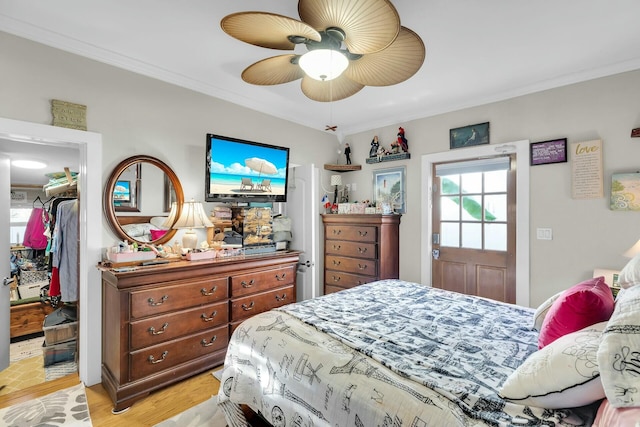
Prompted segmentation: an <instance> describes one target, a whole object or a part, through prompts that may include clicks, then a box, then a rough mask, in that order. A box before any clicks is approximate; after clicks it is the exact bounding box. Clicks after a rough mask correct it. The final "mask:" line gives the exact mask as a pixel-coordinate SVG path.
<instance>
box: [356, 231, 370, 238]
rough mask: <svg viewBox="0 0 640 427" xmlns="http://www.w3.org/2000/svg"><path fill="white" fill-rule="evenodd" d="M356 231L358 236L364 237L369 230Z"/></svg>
mask: <svg viewBox="0 0 640 427" xmlns="http://www.w3.org/2000/svg"><path fill="white" fill-rule="evenodd" d="M358 233H359V234H360V237H364V236H366V235H367V234H368V233H369V232H368V231H360V230H358Z"/></svg>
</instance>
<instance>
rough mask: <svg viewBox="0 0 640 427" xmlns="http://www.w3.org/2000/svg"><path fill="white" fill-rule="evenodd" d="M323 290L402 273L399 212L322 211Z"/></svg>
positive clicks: (325, 291) (348, 286)
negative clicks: (348, 212)
mask: <svg viewBox="0 0 640 427" xmlns="http://www.w3.org/2000/svg"><path fill="white" fill-rule="evenodd" d="M322 222H323V224H324V239H325V240H324V293H325V294H329V293H332V292H337V291H341V290H343V289H347V288H352V287H354V286H358V285H362V284H364V283H369V282H373V281H374V280H379V279H397V278H398V277H399V270H400V267H399V264H400V262H399V252H400V242H399V235H398V234H399V231H400V230H399V228H400V215H377V214H367V215H352V214H345V215H342V214H326V215H322Z"/></svg>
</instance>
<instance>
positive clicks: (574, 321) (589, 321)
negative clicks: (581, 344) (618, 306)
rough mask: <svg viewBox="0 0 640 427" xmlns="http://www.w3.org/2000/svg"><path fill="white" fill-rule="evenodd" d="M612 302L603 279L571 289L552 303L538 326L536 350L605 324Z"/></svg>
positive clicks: (590, 281) (599, 278)
mask: <svg viewBox="0 0 640 427" xmlns="http://www.w3.org/2000/svg"><path fill="white" fill-rule="evenodd" d="M613 308H614V300H613V294H612V293H611V290H610V289H609V286H608V285H607V284H606V283H605V282H604V277H602V276H600V277H594V278H593V279H589V280H585V281H584V282H580V283H578V284H577V285H574V286H572V287H571V288H569V289H567V290H566V291H564V292H563V293H562V295H560V297H559V298H558V299H557V300H555V301H554V302H553V304H552V305H551V308H550V309H549V312H548V313H547V315H546V316H545V318H544V321H543V322H542V327H541V328H540V335H539V336H538V348H542V347H544V346H546V345H549V344H551V343H552V342H554V341H555V340H557V339H558V338H560V337H561V336H563V335H566V334H570V333H571V332H576V331H579V330H580V329H583V328H586V327H587V326H591V325H593V324H596V323H599V322H604V321H607V320H609V318H610V317H611V314H612V313H613Z"/></svg>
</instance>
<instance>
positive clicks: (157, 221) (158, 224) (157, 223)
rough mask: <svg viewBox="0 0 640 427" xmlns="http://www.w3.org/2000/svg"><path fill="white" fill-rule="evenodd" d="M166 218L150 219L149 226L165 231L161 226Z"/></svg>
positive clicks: (156, 217) (155, 217)
mask: <svg viewBox="0 0 640 427" xmlns="http://www.w3.org/2000/svg"><path fill="white" fill-rule="evenodd" d="M167 218H168V217H166V216H154V217H153V218H151V219H150V220H149V222H150V223H151V224H153V225H154V226H156V227H157V228H159V229H160V230H166V229H167V227H164V226H163V225H162V224H164V222H165V221H166V220H167Z"/></svg>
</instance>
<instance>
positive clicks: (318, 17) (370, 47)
mask: <svg viewBox="0 0 640 427" xmlns="http://www.w3.org/2000/svg"><path fill="white" fill-rule="evenodd" d="M298 14H299V15H300V18H301V19H302V20H303V21H304V22H306V23H308V24H309V25H311V26H312V27H313V28H315V29H316V30H318V31H324V30H326V29H327V28H329V27H337V28H340V29H341V30H342V31H344V33H345V35H346V38H345V40H344V44H345V46H346V47H347V49H349V52H351V53H357V54H367V53H373V52H378V51H380V50H382V49H384V48H386V47H387V46H389V44H391V42H393V41H394V40H395V38H396V37H397V35H398V31H400V16H399V15H398V12H397V11H396V8H395V7H393V5H392V4H391V3H390V2H389V1H388V0H300V1H299V2H298Z"/></svg>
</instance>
